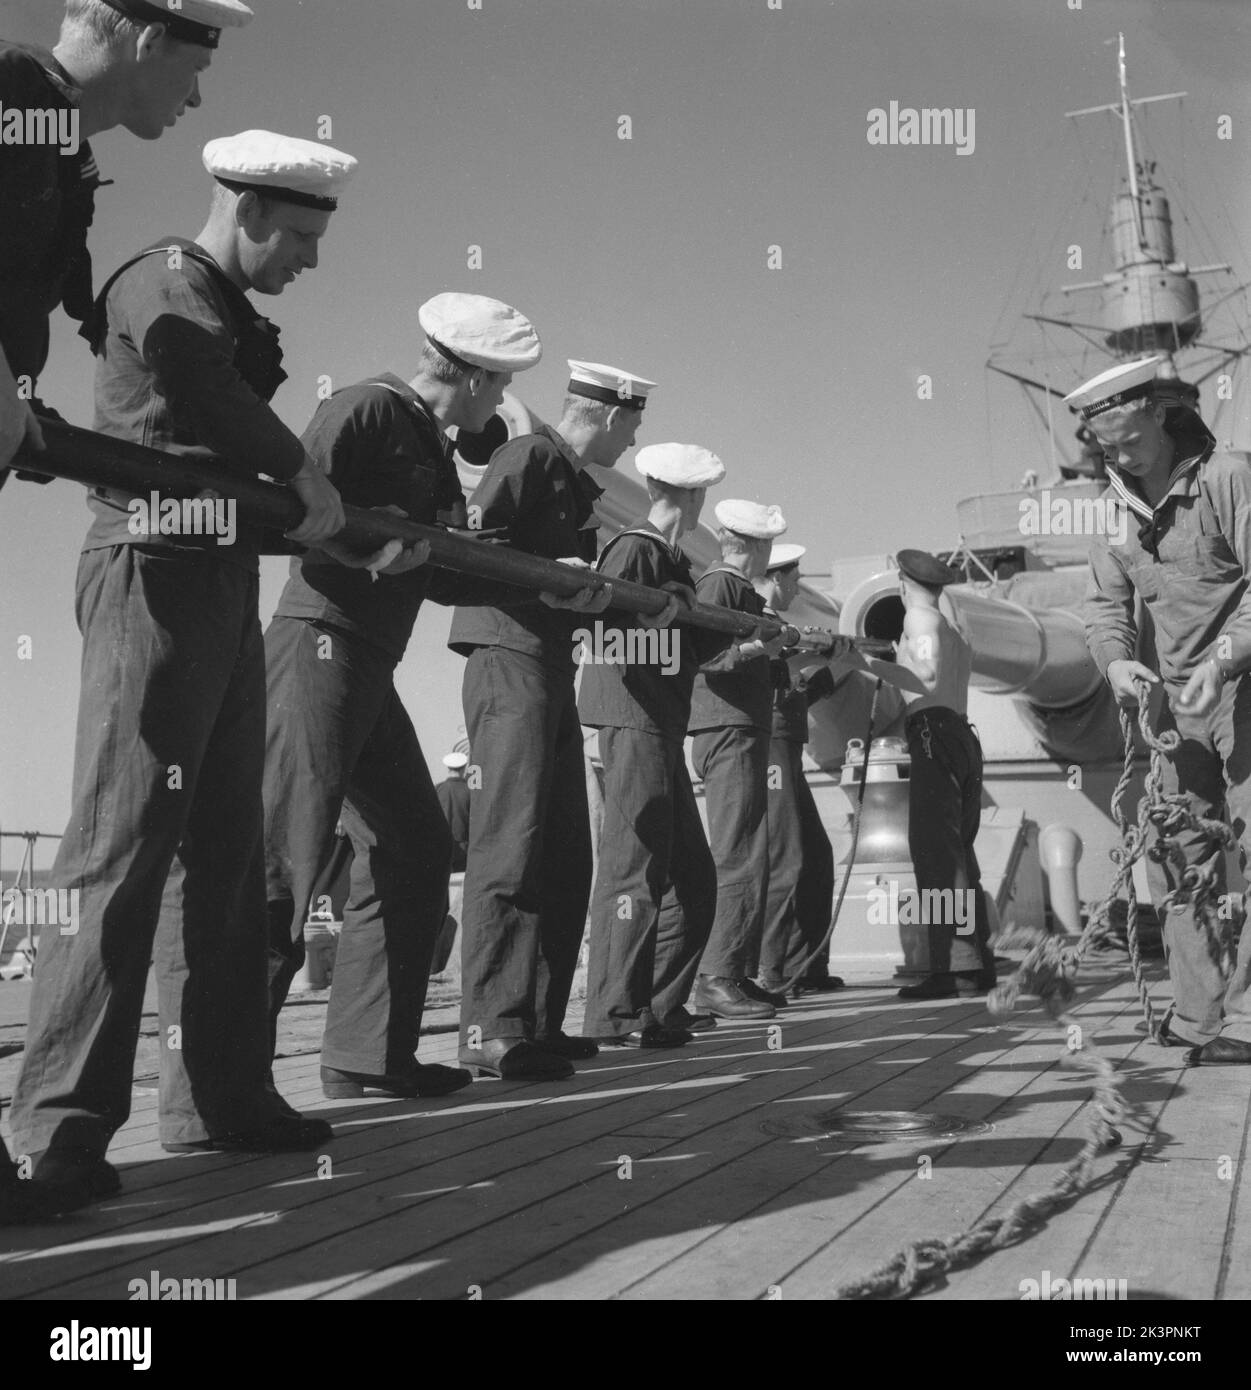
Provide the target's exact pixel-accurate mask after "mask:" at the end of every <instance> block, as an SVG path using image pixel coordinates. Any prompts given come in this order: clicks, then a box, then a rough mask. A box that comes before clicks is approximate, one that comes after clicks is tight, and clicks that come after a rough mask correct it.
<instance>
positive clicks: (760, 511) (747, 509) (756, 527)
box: [714, 497, 786, 541]
mask: <svg viewBox="0 0 1251 1390" xmlns="http://www.w3.org/2000/svg"><path fill="white" fill-rule="evenodd" d="M714 511H715V514H716V518H717V520H718V521H719V522H720V523H721V525H722V526H724V527H725V529H726V530H727V531H733V532H734V534H735V535H736V536H746V537H747V538H748V539H749V540H753V541H771V540H773V539H775V538H776V537H777V536H780V535H781V534H782V533H783V532H784V531H785V530H786V518H785V517H784V516H783V515H782V509H781V507H772V506H770V507H766V506H765V505H764V504H763V503H761V502H745V501H743V500H742V498H738V497H727V498H726V500H725V501H724V502H718V503H717V505H716V507H715V509H714Z"/></svg>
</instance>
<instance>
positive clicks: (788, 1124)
mask: <svg viewBox="0 0 1251 1390" xmlns="http://www.w3.org/2000/svg"><path fill="white" fill-rule="evenodd" d="M764 1128H765V1130H766V1131H767V1132H768V1133H770V1134H774V1135H778V1136H779V1137H781V1138H785V1139H835V1140H839V1141H841V1142H842V1143H845V1144H900V1143H905V1144H906V1143H909V1142H916V1141H918V1140H930V1139H956V1138H963V1137H964V1136H965V1135H970V1134H984V1133H986V1131H987V1130H989V1129H990V1128H991V1126H990V1125H989V1124H987V1123H986V1122H985V1121H984V1120H969V1119H965V1118H964V1116H962V1115H938V1114H933V1113H931V1112H929V1111H925V1110H823V1111H821V1112H820V1113H818V1114H816V1115H792V1116H789V1117H787V1118H785V1119H777V1120H766V1121H765V1125H764Z"/></svg>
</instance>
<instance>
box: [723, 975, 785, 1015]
mask: <svg viewBox="0 0 1251 1390" xmlns="http://www.w3.org/2000/svg"><path fill="white" fill-rule="evenodd" d="M735 983H736V984H737V985H738V987H739V989H741V990H742V991H743V993H744V994H745V995H746V996H747V997H748V999H755V1000H757V1001H758V1002H759V1003H761V1004H772V1005H773V1007H774V1008H775V1009H784V1008H786V1003H787V1000H786V995H784V994H781V993H779V992H778V991H777V990H772V989H768V988H767V987H766V986H765V985H762V984H759V983H758V982H757V981H755V980H736V981H735Z"/></svg>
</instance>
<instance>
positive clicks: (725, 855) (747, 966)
mask: <svg viewBox="0 0 1251 1390" xmlns="http://www.w3.org/2000/svg"><path fill="white" fill-rule="evenodd" d="M691 752H692V762H693V763H694V765H695V771H696V772H697V773H698V774H699V776H700V777H701V778H702V779H703V782H704V809H705V810H706V811H707V813H708V843H709V846H710V847H711V849H712V858H713V862H714V863H715V864H716V866H717V913H716V916H715V917H714V919H713V924H712V933H711V935H710V936H709V938H708V945H707V946H706V947H705V948H704V955H703V959H702V960H701V961H700V963H699V973H700V974H701V975H712V976H717V977H723V978H726V979H731V980H745V979H747V977H748V975H749V974H750V972H751V971H752V970H753V969H755V967H756V964H757V962H758V961H759V959H760V941H761V934H762V932H763V931H764V911H765V895H766V894H767V892H768V888H769V817H768V814H767V811H766V808H765V797H766V795H767V793H766V791H765V782H766V778H767V776H768V764H769V735H768V733H766V732H762V731H761V730H759V729H752V728H749V727H747V726H740V725H730V726H728V727H726V728H723V729H708V730H705V731H704V732H703V733H698V734H696V735H695V737H694V739H693V740H692V749H691Z"/></svg>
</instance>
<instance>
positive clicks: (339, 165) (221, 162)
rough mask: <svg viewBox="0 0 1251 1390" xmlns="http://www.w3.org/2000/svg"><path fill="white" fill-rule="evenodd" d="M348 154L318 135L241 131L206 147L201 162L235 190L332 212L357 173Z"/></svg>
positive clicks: (219, 179) (354, 161) (354, 162)
mask: <svg viewBox="0 0 1251 1390" xmlns="http://www.w3.org/2000/svg"><path fill="white" fill-rule="evenodd" d="M356 165H357V161H356V160H355V159H353V158H352V156H351V155H350V154H344V153H343V152H342V151H341V150H336V149H332V148H331V147H330V146H329V145H324V144H322V143H321V142H320V141H318V140H299V139H297V138H296V137H294V136H292V135H278V134H276V133H275V132H274V131H272V130H245V131H241V132H240V133H239V134H238V135H228V136H225V137H223V138H222V139H220V140H210V141H209V142H208V144H207V145H205V147H204V167H205V168H206V169H207V170H208V171H209V173H210V174H212V175H213V177H214V178H215V179H216V180H217V182H218V183H220V184H223V185H224V186H225V187H226V188H229V189H230V190H231V191H232V192H234V193H259V194H261V195H262V196H264V197H267V198H278V199H280V200H281V201H283V202H287V203H295V204H297V205H298V206H300V207H310V208H316V209H317V210H318V211H319V212H333V211H334V210H335V208H337V207H338V206H339V195H340V194H341V193H342V192H343V189H344V188H345V187H346V185H347V183H348V181H349V180H350V179H351V177H352V175H353V174H354V173H355V172H356Z"/></svg>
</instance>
